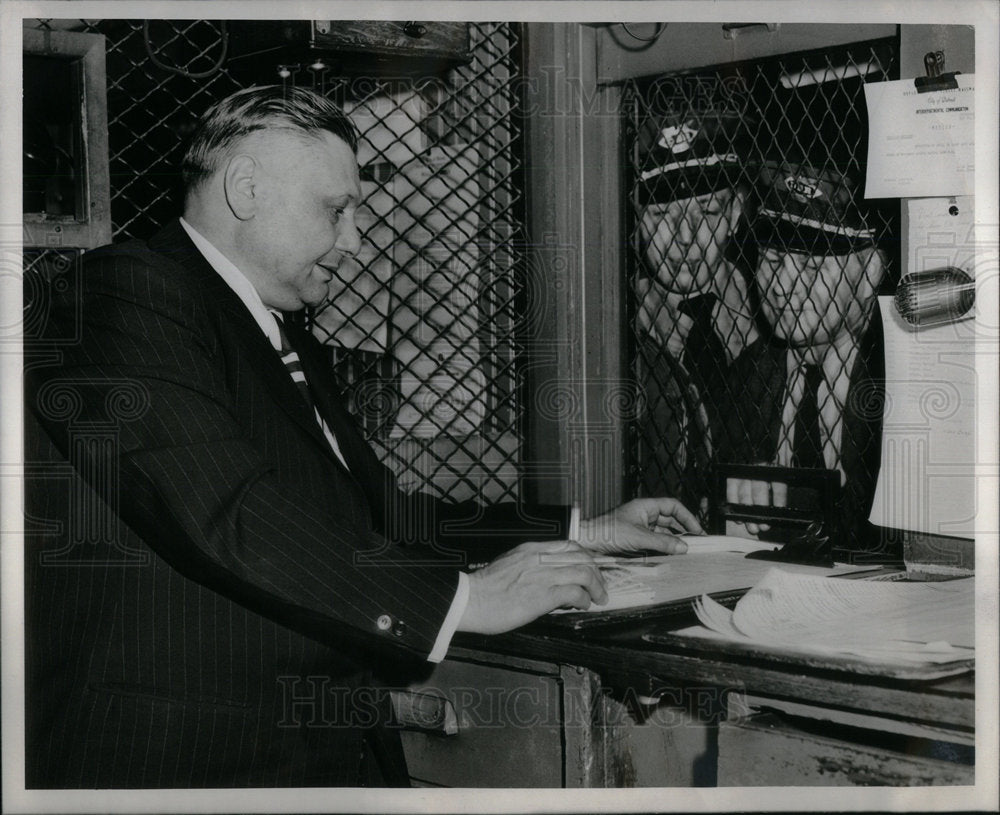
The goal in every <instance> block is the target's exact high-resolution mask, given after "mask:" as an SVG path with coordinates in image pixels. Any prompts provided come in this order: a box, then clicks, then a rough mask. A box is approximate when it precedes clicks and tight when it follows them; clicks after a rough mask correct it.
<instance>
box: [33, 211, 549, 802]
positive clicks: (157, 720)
mask: <svg viewBox="0 0 1000 815" xmlns="http://www.w3.org/2000/svg"><path fill="white" fill-rule="evenodd" d="M49 294H50V296H51V301H49V302H47V303H46V306H45V309H44V310H45V312H46V319H45V325H44V331H42V332H40V334H39V336H36V337H31V338H26V343H25V349H26V357H25V359H26V377H25V380H26V403H27V408H28V411H26V412H27V414H28V416H27V419H26V423H27V426H26V430H27V434H26V440H27V448H26V461H27V462H28V474H27V477H26V493H27V500H26V507H27V514H28V517H29V525H28V534H27V535H26V539H27V558H26V570H25V575H26V599H27V603H26V615H27V616H26V623H27V694H28V706H27V722H26V724H27V783H28V785H29V786H31V787H177V786H195V787H197V786H209V787H227V786H286V785H294V786H315V785H343V784H348V785H350V784H357V783H363V782H364V781H365V780H366V778H368V777H377V776H375V775H374V774H373V773H372V771H371V770H370V769H365V768H364V767H363V766H362V765H363V764H364V762H363V761H362V759H361V757H362V756H363V754H364V753H365V751H366V747H365V744H366V743H367V744H368V745H369V746H368V748H367V749H368V754H369V757H371V755H373V754H374V755H375V757H376V758H377V759H378V763H379V764H380V765H381V768H380V771H381V779H382V780H383V781H387V782H394V781H401V780H403V779H404V778H405V770H403V769H402V759H401V751H400V750H399V745H398V738H395V734H394V733H389V732H388V731H387V730H386V728H385V727H384V726H383V725H384V724H385V719H386V715H387V712H386V709H385V700H384V698H383V694H381V693H379V692H378V688H379V687H380V686H381V684H382V682H383V680H382V679H380V677H379V675H381V674H383V673H390V674H392V675H393V676H394V677H395V678H399V677H400V676H402V677H404V678H405V677H406V676H407V675H408V674H409V672H411V671H416V670H419V669H422V668H423V667H424V665H425V658H426V655H427V654H428V653H429V652H430V649H431V647H432V645H433V642H434V640H435V638H436V636H437V633H438V631H439V629H440V626H441V624H442V621H443V619H444V616H445V614H446V612H447V610H448V608H449V606H450V603H451V600H452V598H453V595H454V592H455V588H456V585H457V573H458V570H459V569H460V568H461V567H462V565H463V563H464V561H463V558H465V557H468V556H471V557H472V558H473V559H475V560H483V559H488V558H490V557H492V556H493V555H494V554H495V553H496V552H497V551H500V550H502V549H505V548H508V547H509V546H511V545H513V544H515V543H517V542H520V541H523V540H530V539H534V540H540V539H549V538H557V537H561V536H563V535H565V534H566V531H567V530H566V525H567V521H568V512H567V511H566V509H565V508H555V507H550V508H542V507H531V508H529V507H525V506H518V507H514V506H501V507H493V508H489V509H484V508H482V507H480V506H478V505H477V504H473V503H468V504H445V503H442V502H438V501H435V500H432V499H429V498H426V497H423V496H408V495H405V494H403V493H402V492H400V491H399V490H398V489H397V488H396V485H395V481H394V479H393V477H392V476H391V474H390V473H389V471H388V470H386V469H385V468H384V467H382V465H380V464H379V462H378V461H377V460H376V458H375V456H374V455H373V453H372V452H371V450H370V448H369V447H368V445H367V444H366V443H365V441H364V439H363V438H362V436H361V435H360V433H359V432H358V431H357V430H356V428H355V425H354V423H353V422H352V420H351V418H350V417H349V416H348V414H347V413H346V412H345V410H344V408H343V406H342V404H341V403H340V398H339V393H338V392H337V389H336V386H335V383H334V381H333V378H332V376H331V374H330V372H329V371H328V369H327V367H326V366H325V365H324V364H323V358H322V357H321V355H320V354H319V347H318V345H316V344H315V342H314V341H313V340H312V339H311V338H310V337H306V336H305V335H304V334H301V332H300V336H298V337H296V336H293V337H292V340H293V342H294V343H297V345H298V350H299V352H300V356H301V358H302V361H303V366H304V368H305V369H306V375H307V377H308V379H309V382H310V385H311V387H312V389H313V391H314V393H315V398H316V401H317V405H318V407H319V408H320V410H321V411H322V412H323V413H324V416H325V418H326V419H327V421H328V423H329V424H330V426H331V428H332V429H333V430H334V432H335V433H336V435H337V438H338V442H339V443H340V446H341V449H342V452H343V454H344V456H345V459H346V460H347V462H348V464H349V466H350V469H349V470H348V469H346V468H344V467H343V466H342V465H341V463H340V462H339V461H338V460H337V458H336V457H335V455H334V454H333V453H332V451H331V450H330V448H329V446H328V444H327V443H326V440H325V439H324V438H323V436H322V433H321V431H320V429H319V427H318V425H317V423H316V422H315V420H314V417H313V416H312V415H311V412H310V409H309V408H308V407H307V406H306V404H305V403H304V401H302V399H301V396H300V395H299V393H298V391H297V390H296V388H295V386H294V384H293V383H292V382H291V380H290V378H289V377H288V374H287V371H286V370H285V369H284V367H283V365H282V362H281V360H280V358H279V357H278V355H277V354H276V353H275V352H274V350H273V349H272V347H271V346H270V344H269V343H268V341H267V340H266V338H265V337H264V336H263V334H262V332H261V331H260V329H259V327H258V326H257V325H256V323H254V321H253V319H252V317H251V316H250V315H249V313H248V312H247V310H246V309H245V307H244V306H243V304H242V303H241V302H240V301H239V299H238V298H237V297H236V295H235V294H234V293H233V292H232V291H231V290H230V289H229V288H228V287H227V286H226V284H225V283H224V282H223V281H222V280H221V278H219V277H218V275H217V274H216V273H215V272H214V270H213V269H212V268H211V267H210V266H209V265H208V263H207V262H206V261H205V260H204V258H203V257H202V256H201V255H200V254H199V253H198V251H197V250H196V249H195V248H194V246H193V245H192V244H191V242H190V240H189V239H188V237H187V235H186V234H185V233H184V232H183V230H182V228H181V227H180V225H179V223H178V222H173V223H171V224H170V225H169V226H168V227H166V228H165V229H164V230H163V231H161V232H160V233H159V234H158V235H157V236H156V237H155V238H153V239H152V240H150V241H149V242H148V243H144V242H137V241H133V242H129V243H126V244H121V245H116V246H112V247H105V248H103V249H100V250H96V251H94V252H92V253H89V254H88V255H87V256H86V259H85V263H84V267H83V270H82V274H81V275H80V281H79V284H78V285H71V286H68V287H53V288H52V289H51V290H50V292H49ZM431 541H435V542H436V543H435V545H433V546H431V545H430V543H431ZM474 541H478V548H477V547H476V546H474V544H473V542H474ZM442 543H443V544H444V546H446V547H448V550H449V551H443V550H442V549H443V547H442V546H441V544H442Z"/></svg>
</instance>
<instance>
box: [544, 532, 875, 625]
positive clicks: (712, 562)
mask: <svg viewBox="0 0 1000 815" xmlns="http://www.w3.org/2000/svg"><path fill="white" fill-rule="evenodd" d="M684 540H685V542H686V543H687V545H688V551H687V552H686V553H685V554H683V555H657V556H652V557H641V558H624V557H623V558H599V562H600V569H601V574H602V576H603V577H604V582H605V586H606V588H607V591H608V602H607V603H606V604H605V605H603V606H599V605H596V604H591V606H590V608H589V609H587V611H588V612H590V613H600V612H605V611H615V610H617V609H624V608H636V607H640V606H650V605H659V604H661V603H671V602H676V601H680V600H685V599H692V600H693V599H694V598H697V597H699V596H700V595H702V594H716V593H720V592H731V591H737V590H742V589H749V588H750V587H751V586H753V585H754V584H755V583H756V582H757V581H758V580H760V579H761V578H762V577H763V576H764V575H765V574H767V572H768V570H769V569H771V568H772V567H773V565H774V563H773V561H766V560H754V559H747V557H746V556H747V554H748V553H750V552H756V551H759V550H761V549H776V548H780V547H779V546H778V545H776V544H772V543H764V542H762V541H757V540H752V539H748V538H739V537H735V536H729V535H704V536H685V538H684ZM782 568H785V569H788V570H790V571H792V572H796V573H802V574H809V575H815V576H818V577H825V576H827V575H832V574H847V573H851V572H858V571H864V570H866V569H870V568H871V567H870V566H846V565H835V566H832V567H830V568H826V567H822V566H801V565H798V564H784V565H783V566H782ZM563 611H564V610H562V609H560V610H559V611H556V612H554V613H556V614H558V613H561V612H563ZM565 611H572V612H578V611H579V610H578V609H566V610H565Z"/></svg>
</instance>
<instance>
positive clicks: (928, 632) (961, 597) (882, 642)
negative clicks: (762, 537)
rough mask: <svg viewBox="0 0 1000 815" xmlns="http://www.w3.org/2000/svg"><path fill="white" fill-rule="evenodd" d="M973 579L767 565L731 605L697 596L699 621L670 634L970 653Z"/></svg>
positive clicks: (894, 656) (827, 649) (937, 654)
mask: <svg viewBox="0 0 1000 815" xmlns="http://www.w3.org/2000/svg"><path fill="white" fill-rule="evenodd" d="M973 597H974V596H973V579H972V578H963V579H959V580H946V581H940V582H919V583H905V582H899V581H894V582H885V581H864V580H828V579H826V578H823V577H818V576H816V575H811V574H804V573H802V572H793V571H791V570H789V569H787V567H785V566H781V567H774V566H773V565H772V566H771V567H770V569H769V571H768V572H767V574H766V575H764V577H763V578H762V579H761V580H760V582H758V583H757V584H756V585H755V586H754V587H753V588H752V589H751V590H750V591H748V592H747V593H746V594H745V595H744V596H743V597H742V598H741V599H740V600H739V602H738V603H737V604H736V607H735V608H734V609H733V610H732V611H730V610H729V609H727V608H724V607H723V606H721V605H719V604H718V603H716V602H715V601H714V600H712V598H711V597H708V596H703V597H701V598H700V600H699V601H698V602H697V603H696V605H695V611H696V613H697V615H698V619H699V621H700V622H701V623H702V626H704V627H701V626H698V627H693V628H687V629H684V630H682V631H678V632H676V633H677V634H681V635H689V636H696V637H710V636H718V637H721V638H723V639H726V640H730V641H733V642H738V643H744V644H748V645H761V646H770V647H776V648H781V649H783V650H794V651H800V652H803V653H815V654H826V655H850V656H852V657H859V658H862V659H869V660H875V661H880V662H891V663H921V664H926V663H934V664H941V663H948V662H955V661H960V660H968V659H971V658H972V657H974V656H975V651H974V647H975V641H974V616H975V615H974V608H973Z"/></svg>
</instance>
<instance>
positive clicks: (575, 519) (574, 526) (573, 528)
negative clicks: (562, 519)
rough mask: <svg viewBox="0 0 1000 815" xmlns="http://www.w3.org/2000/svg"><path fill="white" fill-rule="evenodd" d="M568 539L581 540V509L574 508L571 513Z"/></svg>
mask: <svg viewBox="0 0 1000 815" xmlns="http://www.w3.org/2000/svg"><path fill="white" fill-rule="evenodd" d="M566 539H567V540H571V541H578V540H580V507H576V506H575V507H573V508H572V509H571V510H570V513H569V531H568V532H567V533H566Z"/></svg>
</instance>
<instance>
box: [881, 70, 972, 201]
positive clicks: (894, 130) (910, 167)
mask: <svg viewBox="0 0 1000 815" xmlns="http://www.w3.org/2000/svg"><path fill="white" fill-rule="evenodd" d="M955 80H956V82H957V83H958V87H957V88H955V89H954V90H942V91H930V92H926V93H920V92H919V91H918V90H917V89H916V87H914V84H913V80H912V79H901V80H899V81H897V82H872V83H870V84H868V85H865V101H866V102H867V105H868V169H867V177H866V184H865V197H866V198H894V197H900V198H909V197H912V198H920V197H928V196H939V195H972V194H973V192H974V184H975V182H974V178H973V170H974V159H975V105H974V101H973V100H974V97H975V74H958V75H956V77H955Z"/></svg>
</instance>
